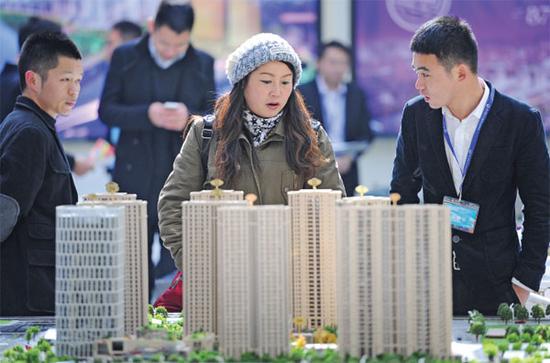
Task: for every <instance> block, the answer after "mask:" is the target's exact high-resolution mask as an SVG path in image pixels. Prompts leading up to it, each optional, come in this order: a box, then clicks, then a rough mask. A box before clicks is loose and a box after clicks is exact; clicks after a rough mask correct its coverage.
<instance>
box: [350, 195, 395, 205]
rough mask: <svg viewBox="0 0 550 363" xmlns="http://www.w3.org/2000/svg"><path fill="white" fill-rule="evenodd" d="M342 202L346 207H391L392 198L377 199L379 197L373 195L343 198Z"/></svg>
mask: <svg viewBox="0 0 550 363" xmlns="http://www.w3.org/2000/svg"><path fill="white" fill-rule="evenodd" d="M342 202H343V203H345V204H346V205H364V206H374V205H390V204H391V201H390V198H388V197H377V196H373V195H365V196H360V197H347V198H342Z"/></svg>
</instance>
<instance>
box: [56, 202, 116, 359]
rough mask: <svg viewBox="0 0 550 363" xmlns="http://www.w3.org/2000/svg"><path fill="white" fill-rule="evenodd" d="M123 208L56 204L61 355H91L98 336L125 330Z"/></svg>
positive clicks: (57, 345) (58, 345)
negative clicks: (57, 205)
mask: <svg viewBox="0 0 550 363" xmlns="http://www.w3.org/2000/svg"><path fill="white" fill-rule="evenodd" d="M124 212H125V211H124V208H122V207H104V206H59V207H57V208H56V257H55V259H56V261H55V266H56V275H55V326H56V330H57V337H56V344H55V345H56V352H57V354H58V355H69V356H72V357H79V358H83V357H90V356H91V355H92V354H93V352H92V348H93V343H94V342H95V340H96V339H100V338H105V337H109V336H121V335H123V333H124V230H125V228H124V217H125V216H124V215H125V213H124Z"/></svg>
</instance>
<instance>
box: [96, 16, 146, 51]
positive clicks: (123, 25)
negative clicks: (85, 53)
mask: <svg viewBox="0 0 550 363" xmlns="http://www.w3.org/2000/svg"><path fill="white" fill-rule="evenodd" d="M142 33H143V31H142V29H141V27H140V26H139V25H138V24H136V23H134V22H131V21H129V20H121V21H119V22H116V23H115V24H114V25H113V26H112V27H111V29H110V30H109V33H108V34H107V46H106V47H105V55H106V58H107V59H108V60H111V57H112V56H113V52H114V50H115V49H116V48H117V47H118V46H120V45H121V44H124V43H128V42H129V41H131V40H134V39H137V38H139V37H141V35H142Z"/></svg>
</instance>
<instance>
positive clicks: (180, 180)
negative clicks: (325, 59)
mask: <svg viewBox="0 0 550 363" xmlns="http://www.w3.org/2000/svg"><path fill="white" fill-rule="evenodd" d="M226 73H227V78H228V79H229V81H230V83H231V85H232V89H231V91H230V92H229V93H228V94H225V95H223V96H221V97H220V98H219V99H218V101H217V103H216V108H215V113H214V115H210V116H207V117H205V118H200V117H199V118H198V119H197V122H194V123H193V124H192V125H191V128H190V130H189V133H188V134H187V137H186V138H185V142H184V144H183V147H182V149H181V151H180V153H179V154H178V156H177V158H176V160H175V161H174V170H173V171H172V173H171V174H170V175H169V176H168V179H167V180H166V183H165V184H164V187H163V188H162V191H161V194H160V199H159V205H158V209H159V226H160V233H161V237H162V240H163V241H164V244H165V246H166V247H167V248H169V249H170V252H171V253H172V256H173V258H174V261H175V262H176V266H178V268H179V269H180V271H181V268H182V223H181V203H182V202H183V201H185V200H189V195H190V193H191V192H193V191H199V190H201V189H203V188H204V185H205V183H206V182H208V181H209V180H212V179H214V178H219V179H222V180H223V181H224V183H225V184H224V188H227V189H233V190H242V191H244V193H245V194H248V193H254V194H256V195H257V197H258V200H257V204H287V201H288V200H287V192H288V191H290V190H299V189H302V188H307V181H308V179H310V178H312V177H316V178H318V179H320V180H321V181H322V184H321V186H322V188H324V189H335V190H341V191H342V193H343V196H345V191H344V185H343V183H342V179H341V177H340V174H339V173H338V170H337V168H336V161H335V158H334V153H333V151H332V146H331V143H330V141H329V139H328V136H327V134H326V132H325V130H324V129H323V128H322V127H321V125H320V124H319V122H318V121H315V120H312V119H311V118H310V115H309V112H308V111H307V109H306V107H305V104H304V101H303V99H302V97H301V95H300V93H299V92H296V90H295V88H296V85H297V84H298V82H299V80H300V76H301V74H302V66H301V62H300V59H299V57H298V55H297V54H296V52H295V51H294V49H293V48H292V47H291V46H290V44H288V42H287V41H286V40H284V39H283V38H281V37H280V36H278V35H275V34H270V33H261V34H257V35H255V36H253V37H251V38H249V39H248V40H246V41H245V42H244V43H243V44H241V45H240V46H239V47H238V48H237V49H236V50H235V51H234V52H233V53H232V54H231V55H230V56H229V58H228V59H227V63H226ZM205 120H210V121H209V122H210V123H211V125H212V127H211V128H210V131H212V130H213V135H212V137H211V138H210V141H209V144H208V149H207V150H203V138H204V134H203V130H204V127H205ZM212 122H213V124H212ZM203 152H204V154H207V155H208V160H203V159H202V156H201V155H202V153H203ZM180 301H181V300H180Z"/></svg>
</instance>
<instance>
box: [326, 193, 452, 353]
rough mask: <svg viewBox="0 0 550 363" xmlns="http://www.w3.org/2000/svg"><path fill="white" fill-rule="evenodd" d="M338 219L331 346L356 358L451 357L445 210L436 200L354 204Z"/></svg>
mask: <svg viewBox="0 0 550 363" xmlns="http://www.w3.org/2000/svg"><path fill="white" fill-rule="evenodd" d="M337 221H338V253H337V256H338V349H339V350H340V352H341V354H342V355H345V354H350V355H351V356H356V357H360V356H363V355H366V356H370V357H372V356H375V355H378V354H381V353H398V354H402V355H410V354H412V353H413V352H416V351H423V352H429V353H430V354H432V355H434V356H436V357H450V356H451V350H450V349H451V324H452V282H451V228H450V217H449V211H448V209H447V208H446V207H443V206H441V205H404V206H379V205H378V206H358V205H353V204H350V203H345V202H341V203H338V207H337Z"/></svg>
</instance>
